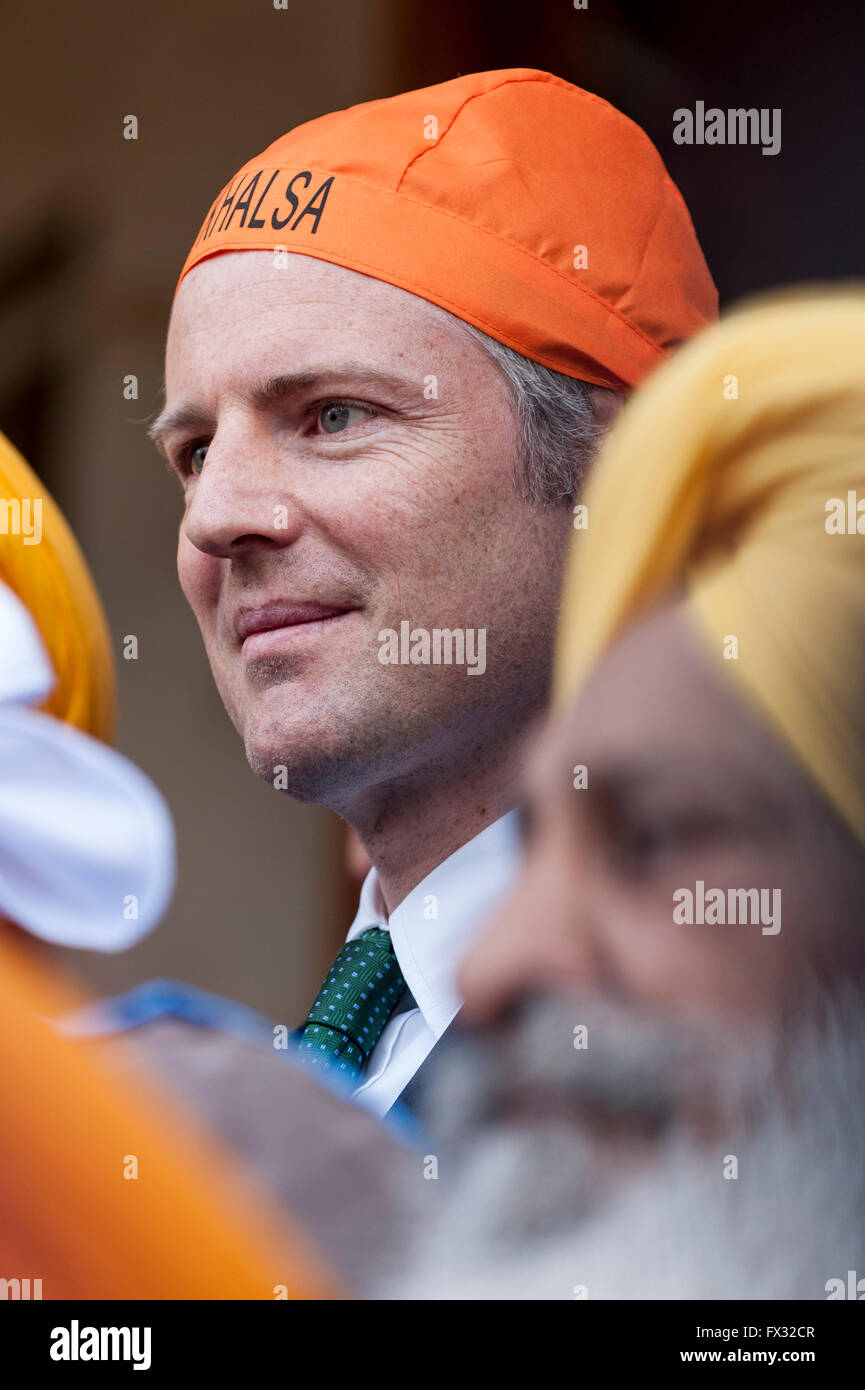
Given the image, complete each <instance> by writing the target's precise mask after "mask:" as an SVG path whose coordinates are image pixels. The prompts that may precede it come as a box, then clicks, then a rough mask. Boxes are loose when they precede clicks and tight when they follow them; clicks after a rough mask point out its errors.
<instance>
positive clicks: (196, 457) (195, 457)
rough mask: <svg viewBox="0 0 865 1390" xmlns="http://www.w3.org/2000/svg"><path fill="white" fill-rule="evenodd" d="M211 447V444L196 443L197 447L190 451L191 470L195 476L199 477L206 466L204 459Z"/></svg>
mask: <svg viewBox="0 0 865 1390" xmlns="http://www.w3.org/2000/svg"><path fill="white" fill-rule="evenodd" d="M209 448H210V445H209V444H196V446H195V448H194V449H190V451H189V471H190V473H192V474H194V476H195V477H198V475H199V473H200V472H201V470H202V468H203V467H204V460H205V457H206V456H207V450H208V449H209Z"/></svg>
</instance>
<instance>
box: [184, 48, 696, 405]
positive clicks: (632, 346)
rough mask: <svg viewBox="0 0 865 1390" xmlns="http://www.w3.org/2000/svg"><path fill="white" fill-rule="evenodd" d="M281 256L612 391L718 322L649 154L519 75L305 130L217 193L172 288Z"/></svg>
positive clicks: (670, 187) (380, 106)
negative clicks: (239, 262) (393, 291)
mask: <svg viewBox="0 0 865 1390" xmlns="http://www.w3.org/2000/svg"><path fill="white" fill-rule="evenodd" d="M281 250H286V251H290V252H295V253H298V254H300V255H305V256H315V257H317V258H318V259H319V260H323V261H331V262H333V263H335V264H336V265H341V266H346V267H347V268H348V269H350V270H356V271H360V272H361V273H362V274H364V275H371V276H373V277H374V278H375V279H378V280H386V281H388V282H389V283H390V284H392V285H397V286H399V287H400V288H401V289H404V290H409V291H410V292H411V293H412V294H416V295H418V296H420V298H422V299H427V300H430V301H431V302H432V303H433V304H438V305H440V306H441V307H442V308H444V309H448V310H450V312H451V313H453V314H456V315H457V316H458V317H459V318H461V319H464V320H465V321H466V322H467V323H471V324H474V326H475V327H476V328H479V329H481V330H482V331H483V332H485V333H487V334H489V335H490V336H491V337H493V338H496V339H498V341H499V342H501V343H505V344H506V345H507V346H508V347H511V348H515V349H516V351H517V352H520V353H522V354H523V355H524V356H526V357H530V358H533V359H534V360H535V361H536V362H541V363H543V364H544V365H545V366H547V367H553V368H554V369H555V370H556V371H559V372H563V373H564V374H565V375H567V376H572V377H578V378H580V379H582V380H584V381H589V382H593V383H595V384H596V385H599V386H607V387H611V388H612V389H613V390H618V391H623V390H627V389H628V388H630V387H632V386H636V385H637V384H638V383H639V382H640V381H642V379H643V378H644V377H645V376H646V375H647V373H648V372H649V371H650V370H651V368H652V367H654V366H655V365H657V364H658V363H659V362H660V361H662V360H663V358H664V357H665V356H666V355H667V353H668V352H669V350H670V349H671V348H673V347H674V346H675V345H676V344H677V343H679V342H680V341H682V340H683V339H685V338H688V337H690V336H691V335H692V334H693V333H695V332H696V331H697V330H698V329H700V328H701V327H703V325H704V324H706V323H707V322H708V321H709V320H711V319H714V318H715V317H716V314H717V302H718V297H717V293H716V291H715V286H714V285H713V283H712V278H711V276H710V274H709V271H708V269H707V267H706V262H705V260H704V259H703V254H702V252H701V250H700V247H699V245H698V242H697V238H696V235H695V233H694V228H693V226H692V224H691V219H690V217H689V215H688V210H687V208H686V207H685V204H684V202H683V200H682V197H681V195H680V193H679V191H678V189H677V188H676V186H675V184H674V183H673V181H672V180H671V178H670V176H669V174H668V173H667V171H666V169H665V168H664V165H663V163H662V161H661V158H660V156H659V154H658V152H657V150H656V149H655V147H654V145H653V144H652V142H651V141H650V140H649V138H648V136H646V135H645V133H644V132H643V131H642V130H641V129H640V127H639V126H637V125H635V124H634V123H633V121H630V120H628V118H627V117H626V116H623V115H622V113H621V112H620V111H617V110H616V109H615V108H614V107H612V106H610V105H609V104H608V103H607V102H605V101H602V100H601V99H600V98H599V97H596V96H593V95H592V93H591V92H585V91H582V90H581V89H580V88H579V87H574V86H572V85H571V83H569V82H564V81H562V79H561V78H559V77H554V76H552V75H551V74H550V73H546V72H536V71H534V70H533V69H530V68H511V69H505V70H503V71H500V72H481V73H471V74H468V75H466V76H464V77H458V78H456V79H454V81H452V82H443V83H441V84H439V85H438V86H436V87H426V88H423V89H422V90H421V91H416V92H405V93H402V94H401V95H400V96H395V97H390V98H389V99H387V100H385V101H370V102H365V103H364V104H362V105H360V106H353V107H350V108H349V109H348V110H347V111H337V112H334V113H332V114H331V115H328V116H322V117H320V118H319V119H318V120H314V121H308V122H307V123H306V124H305V125H301V126H298V127H297V129H295V130H293V131H290V132H289V133H288V134H287V135H284V136H283V137H282V138H281V139H280V140H277V141H275V142H274V144H272V145H270V146H269V147H268V148H267V149H266V150H265V151H264V153H263V154H261V155H258V156H257V157H256V158H255V159H251V160H250V161H249V162H248V163H247V164H245V165H244V166H243V168H242V169H241V170H240V172H239V173H238V174H236V175H235V177H234V178H233V179H232V180H231V181H230V183H229V184H227V185H226V187H225V188H224V189H223V190H222V192H221V193H220V194H219V196H218V197H217V199H216V201H215V202H214V203H213V205H212V207H211V209H210V211H209V213H208V215H207V217H206V218H205V221H204V224H203V226H202V228H201V231H200V232H199V234H198V236H197V238H196V240H195V243H194V245H193V247H192V250H191V251H190V253H189V256H188V257H187V260H186V264H185V265H184V267H183V270H182V272H181V276H180V279H181V280H182V279H183V277H184V275H186V274H188V272H189V271H190V270H191V269H192V268H193V266H196V265H198V263H199V262H200V261H202V260H204V259H205V258H206V257H208V256H213V255H216V254H217V253H219V252H222V251H281ZM179 283H180V282H178V284H179Z"/></svg>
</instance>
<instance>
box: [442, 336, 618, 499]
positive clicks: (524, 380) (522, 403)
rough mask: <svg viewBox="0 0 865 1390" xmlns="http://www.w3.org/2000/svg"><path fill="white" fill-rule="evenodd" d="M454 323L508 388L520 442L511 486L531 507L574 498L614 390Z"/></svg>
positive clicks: (600, 434) (595, 447)
mask: <svg viewBox="0 0 865 1390" xmlns="http://www.w3.org/2000/svg"><path fill="white" fill-rule="evenodd" d="M458 322H459V323H460V324H461V326H462V328H463V329H464V330H465V331H466V332H467V333H469V334H471V336H472V337H473V338H474V339H475V340H476V342H478V343H480V344H481V346H482V347H483V348H484V349H485V350H486V352H487V353H488V354H489V356H490V357H491V358H492V359H493V361H494V362H495V364H496V366H497V367H498V368H499V370H500V371H501V373H502V375H503V376H504V377H505V379H506V381H507V383H508V385H509V387H510V391H511V399H512V404H513V407H514V411H515V414H516V417H517V425H518V429H519V433H520V445H521V448H520V459H521V466H520V472H519V474H518V476H517V477H516V478H515V479H514V484H515V486H516V487H517V489H518V490H519V492H520V493H521V494H522V495H523V496H524V497H525V498H526V501H528V502H531V503H533V504H535V505H536V506H543V507H556V506H567V505H569V504H570V503H572V502H574V501H575V500H576V499H577V498H578V497H579V495H580V492H581V490H582V487H583V482H584V480H585V475H586V471H587V469H588V467H589V464H590V463H591V462H592V460H593V458H594V457H595V454H596V453H597V451H598V447H599V445H600V443H601V440H602V439H603V436H604V433H605V432H606V429H607V425H608V424H609V420H610V416H611V414H613V413H614V411H613V409H612V407H613V405H614V400H607V399H606V398H615V397H616V396H617V395H618V393H617V392H615V391H611V390H609V389H608V388H607V387H604V386H592V385H590V384H589V382H587V381H578V380H577V379H576V378H575V377H571V376H565V375H564V373H562V372H557V371H554V370H553V368H552V367H544V366H542V365H541V363H540V362H534V361H532V359H531V358H530V357H524V356H523V355H522V353H520V352H515V351H514V349H513V348H509V347H505V345H504V343H500V342H498V341H497V339H495V338H490V337H489V336H488V335H487V334H486V333H482V332H481V330H480V329H479V328H475V327H474V326H473V325H472V324H470V323H466V322H465V321H463V320H458Z"/></svg>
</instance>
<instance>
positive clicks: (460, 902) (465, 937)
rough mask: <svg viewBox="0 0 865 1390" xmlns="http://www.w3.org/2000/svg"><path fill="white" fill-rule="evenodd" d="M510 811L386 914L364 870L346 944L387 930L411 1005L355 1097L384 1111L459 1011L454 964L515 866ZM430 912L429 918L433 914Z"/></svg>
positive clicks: (377, 1051) (387, 1032) (390, 1028)
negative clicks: (371, 929)
mask: <svg viewBox="0 0 865 1390" xmlns="http://www.w3.org/2000/svg"><path fill="white" fill-rule="evenodd" d="M518 860H519V833H518V827H517V815H516V812H515V811H511V812H509V813H508V814H507V815H506V816H502V817H501V819H499V820H497V821H494V822H493V824H492V825H488V826H487V828H486V830H482V831H481V833H480V835H476V836H475V837H474V839H473V840H469V841H468V843H467V844H464V845H461V846H460V848H459V849H458V850H457V851H456V852H455V853H454V854H452V855H451V856H450V858H449V859H446V860H445V861H444V863H442V864H439V865H438V867H437V868H435V869H433V871H432V873H430V874H428V875H427V877H426V878H425V879H423V881H422V882H421V883H419V884H418V885H417V887H416V888H413V889H412V891H411V892H410V893H409V894H408V896H407V897H405V898H404V899H403V901H402V902H401V903H400V904H399V906H398V907H395V908H394V910H393V912H392V913H391V915H390V918H388V917H387V914H386V913H385V911H384V904H383V902H382V897H381V891H380V889H379V883H378V875H377V874H376V871H375V869H370V871H369V873H368V874H367V876H366V878H365V880H364V883H363V887H362V888H361V893H360V903H359V906H358V910H357V916H356V917H355V919H354V921H353V923H352V925H351V929H350V931H349V933H348V936H347V937H346V941H353V940H354V938H355V937H356V936H360V934H361V932H364V931H366V930H367V929H368V928H369V927H383V928H384V929H385V930H386V931H389V932H390V936H391V941H392V943H393V949H394V951H395V953H396V958H397V960H398V961H399V967H400V970H401V971H402V973H403V976H404V977H405V982H406V984H407V986H408V988H409V989H410V990H411V993H412V995H413V996H414V999H415V1002H416V1003H417V1008H416V1009H407V1010H405V1011H404V1012H403V1013H397V1014H395V1015H394V1017H393V1018H391V1020H390V1021H389V1022H388V1024H387V1025H386V1026H385V1029H384V1032H383V1033H382V1035H381V1037H380V1038H379V1040H378V1043H377V1044H376V1047H375V1048H374V1050H373V1054H372V1057H371V1058H370V1062H369V1066H368V1068H367V1070H366V1073H365V1074H364V1078H363V1080H362V1082H361V1084H360V1085H359V1086H358V1087H357V1088H356V1090H355V1092H354V1097H355V1100H356V1101H357V1102H358V1103H359V1104H362V1105H363V1106H364V1107H365V1108H367V1109H368V1110H370V1111H372V1113H373V1114H375V1115H385V1114H386V1113H387V1111H388V1110H389V1109H390V1107H391V1106H392V1105H393V1104H394V1102H395V1101H396V1100H397V1099H398V1097H399V1095H400V1092H401V1091H402V1090H403V1089H404V1088H405V1087H406V1086H407V1085H408V1083H409V1081H410V1080H411V1078H412V1077H413V1076H414V1074H415V1072H416V1071H417V1070H418V1068H419V1067H420V1065H421V1063H422V1062H423V1061H424V1060H425V1059H426V1057H427V1056H428V1055H429V1053H430V1052H431V1051H432V1049H433V1047H434V1046H435V1044H436V1043H437V1042H438V1040H439V1038H440V1037H441V1035H442V1033H444V1031H445V1029H446V1028H447V1026H448V1024H449V1023H450V1022H451V1021H452V1020H453V1019H454V1017H455V1016H456V1014H457V1013H458V1012H459V1008H460V1005H461V1003H462V1000H461V999H460V997H459V994H458V993H457V988H456V973H457V967H458V965H459V963H460V960H461V959H462V957H463V955H464V954H465V952H466V950H467V949H468V946H469V943H470V942H471V941H472V939H473V938H474V937H475V936H476V935H477V934H478V932H479V931H480V930H481V929H482V928H483V927H484V925H485V924H486V920H487V918H488V917H489V915H490V914H491V912H492V911H493V910H494V908H495V907H496V905H497V904H498V902H499V901H500V900H501V899H502V898H503V897H504V895H505V893H506V892H507V890H508V888H509V887H510V885H511V882H512V880H513V878H514V875H515V873H516V870H517V866H518ZM433 912H435V914H436V915H435V916H433V915H432V914H433Z"/></svg>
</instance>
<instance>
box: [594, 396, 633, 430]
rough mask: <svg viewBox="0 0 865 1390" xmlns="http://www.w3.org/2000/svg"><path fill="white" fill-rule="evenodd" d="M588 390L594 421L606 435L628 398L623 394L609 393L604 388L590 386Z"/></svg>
mask: <svg viewBox="0 0 865 1390" xmlns="http://www.w3.org/2000/svg"><path fill="white" fill-rule="evenodd" d="M589 389H590V391H591V397H592V408H593V410H594V412H595V420H596V421H597V423H598V426H599V428H600V429H602V430H603V432H604V434H606V432H607V430H608V429H609V428H610V426H611V425H612V423H613V421H614V420H615V419H616V416H617V415H618V413H619V411H620V410H621V408H622V406H623V405H624V404H625V401H626V400H627V399H628V397H627V395H625V394H624V393H623V392H621V391H611V390H610V389H609V388H608V387H606V386H592V387H590V388H589Z"/></svg>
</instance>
